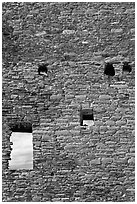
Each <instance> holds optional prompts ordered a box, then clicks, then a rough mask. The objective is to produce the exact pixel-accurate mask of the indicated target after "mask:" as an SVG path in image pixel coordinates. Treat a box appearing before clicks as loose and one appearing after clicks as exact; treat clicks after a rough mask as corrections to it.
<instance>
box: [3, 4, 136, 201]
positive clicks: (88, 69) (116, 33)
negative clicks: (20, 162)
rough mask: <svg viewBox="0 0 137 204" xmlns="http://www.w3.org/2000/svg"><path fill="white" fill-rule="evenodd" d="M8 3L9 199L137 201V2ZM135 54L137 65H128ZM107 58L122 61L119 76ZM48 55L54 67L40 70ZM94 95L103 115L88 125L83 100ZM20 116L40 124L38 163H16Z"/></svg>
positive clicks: (116, 63) (6, 111) (5, 108)
mask: <svg viewBox="0 0 137 204" xmlns="http://www.w3.org/2000/svg"><path fill="white" fill-rule="evenodd" d="M2 9H3V11H2V14H3V17H2V20H3V22H2V33H3V36H2V40H3V43H2V46H3V47H2V52H3V53H2V57H3V59H2V66H3V67H2V69H3V70H2V74H3V79H2V83H3V84H2V89H3V90H2V91H3V93H2V106H3V118H2V123H3V130H2V155H3V158H2V165H3V166H2V167H3V169H2V170H3V175H2V177H3V178H2V182H3V188H2V191H3V195H2V196H3V198H2V199H3V201H4V202H33V201H34V202H35V201H36V202H56V201H59V202H62V201H64V202H66V201H67V202H75V201H78V202H102V201H103V202H107V201H110V202H131V201H132V202H133V201H134V199H135V195H134V185H135V182H134V174H135V160H134V157H135V131H134V129H135V123H134V120H135V113H134V112H135V110H134V109H135V97H134V95H135V77H134V71H135V57H134V55H135V54H134V53H135V51H134V40H135V39H134V38H135V33H134V31H135V29H134V27H135V23H134V14H135V4H134V2H111V3H110V2H105V3H104V2H33V3H32V2H27V3H26V2H3V4H2ZM126 60H129V61H130V64H131V66H132V72H131V73H126V74H122V66H123V62H124V61H126ZM104 61H105V62H107V61H109V62H112V63H113V64H114V67H115V76H114V77H112V79H111V82H110V86H109V84H108V78H107V76H104ZM43 63H44V64H45V63H48V64H49V65H48V71H47V76H45V75H39V74H38V66H39V64H43ZM126 94H127V95H126ZM125 96H126V97H125ZM90 104H92V108H93V114H94V125H93V126H92V127H91V128H88V127H84V126H80V107H82V109H86V108H87V109H88V108H90ZM18 121H20V122H23V121H26V122H29V123H31V124H32V134H33V162H34V166H33V169H32V170H16V169H15V170H13V171H10V170H9V169H8V168H9V160H10V159H11V158H10V157H11V151H12V150H11V146H12V144H11V143H10V136H11V133H12V131H11V130H10V128H11V127H9V126H10V125H9V123H12V124H16V123H17V122H18Z"/></svg>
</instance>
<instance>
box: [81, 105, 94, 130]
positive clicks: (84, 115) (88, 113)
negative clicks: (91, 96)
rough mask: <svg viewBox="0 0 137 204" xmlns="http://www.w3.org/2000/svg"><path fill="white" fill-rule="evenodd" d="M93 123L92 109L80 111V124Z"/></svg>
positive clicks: (87, 124)
mask: <svg viewBox="0 0 137 204" xmlns="http://www.w3.org/2000/svg"><path fill="white" fill-rule="evenodd" d="M93 124H94V116H93V109H83V110H81V112H80V125H81V126H88V127H90V126H92V125H93Z"/></svg>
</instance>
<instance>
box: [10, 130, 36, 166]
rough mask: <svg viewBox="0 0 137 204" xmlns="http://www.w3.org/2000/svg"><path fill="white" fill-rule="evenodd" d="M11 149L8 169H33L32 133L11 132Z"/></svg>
mask: <svg viewBox="0 0 137 204" xmlns="http://www.w3.org/2000/svg"><path fill="white" fill-rule="evenodd" d="M10 141H11V142H12V143H13V145H12V151H11V160H10V161H9V169H17V170H19V169H33V143H32V133H28V132H12V135H11V140H10Z"/></svg>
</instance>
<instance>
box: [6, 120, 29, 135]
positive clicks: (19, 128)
mask: <svg viewBox="0 0 137 204" xmlns="http://www.w3.org/2000/svg"><path fill="white" fill-rule="evenodd" d="M9 126H10V129H11V131H12V132H28V133H32V124H31V123H28V122H16V123H15V124H14V123H11V124H10V125H9Z"/></svg>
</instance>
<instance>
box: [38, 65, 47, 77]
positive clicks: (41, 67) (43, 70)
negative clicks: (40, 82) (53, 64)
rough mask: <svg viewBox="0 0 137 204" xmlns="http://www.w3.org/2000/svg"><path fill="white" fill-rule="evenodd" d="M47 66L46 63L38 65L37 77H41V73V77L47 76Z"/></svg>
mask: <svg viewBox="0 0 137 204" xmlns="http://www.w3.org/2000/svg"><path fill="white" fill-rule="evenodd" d="M48 65H49V64H48V63H46V64H42V65H39V68H38V73H39V75H41V73H42V75H46V76H47V72H48V68H47V66H48Z"/></svg>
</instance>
